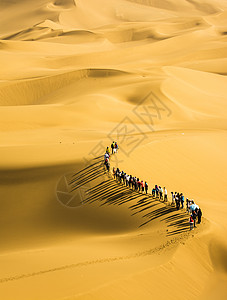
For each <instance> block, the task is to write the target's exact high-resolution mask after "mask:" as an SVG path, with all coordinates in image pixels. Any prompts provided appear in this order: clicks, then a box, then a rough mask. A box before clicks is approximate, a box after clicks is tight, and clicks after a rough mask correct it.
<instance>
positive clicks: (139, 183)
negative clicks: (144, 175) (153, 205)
mask: <svg viewBox="0 0 227 300" xmlns="http://www.w3.org/2000/svg"><path fill="white" fill-rule="evenodd" d="M137 183H138V189H139V192H140V188H141V182H140V179H139V178H137Z"/></svg>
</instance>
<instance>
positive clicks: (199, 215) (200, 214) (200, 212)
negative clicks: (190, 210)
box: [197, 208, 202, 224]
mask: <svg viewBox="0 0 227 300" xmlns="http://www.w3.org/2000/svg"><path fill="white" fill-rule="evenodd" d="M197 217H198V224H200V223H201V217H202V211H201V208H199V209H198V212H197Z"/></svg>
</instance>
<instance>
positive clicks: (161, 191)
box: [159, 186, 163, 200]
mask: <svg viewBox="0 0 227 300" xmlns="http://www.w3.org/2000/svg"><path fill="white" fill-rule="evenodd" d="M159 195H160V200H163V189H162V187H161V186H159Z"/></svg>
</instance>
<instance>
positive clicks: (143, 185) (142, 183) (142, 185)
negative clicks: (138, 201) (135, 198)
mask: <svg viewBox="0 0 227 300" xmlns="http://www.w3.org/2000/svg"><path fill="white" fill-rule="evenodd" d="M144 187H145V184H144V182H143V180H141V188H142V193H144Z"/></svg>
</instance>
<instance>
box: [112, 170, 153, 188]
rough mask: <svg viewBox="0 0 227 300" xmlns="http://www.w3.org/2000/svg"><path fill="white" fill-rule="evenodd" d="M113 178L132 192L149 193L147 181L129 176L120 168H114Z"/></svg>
mask: <svg viewBox="0 0 227 300" xmlns="http://www.w3.org/2000/svg"><path fill="white" fill-rule="evenodd" d="M113 177H114V179H115V180H116V181H117V182H118V183H122V184H124V185H125V186H126V187H129V188H131V189H132V190H135V191H137V192H142V193H146V194H147V193H148V183H147V182H146V181H143V180H140V179H139V178H138V177H136V176H132V175H129V174H127V173H125V172H124V171H120V170H119V168H117V169H115V167H113Z"/></svg>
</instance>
